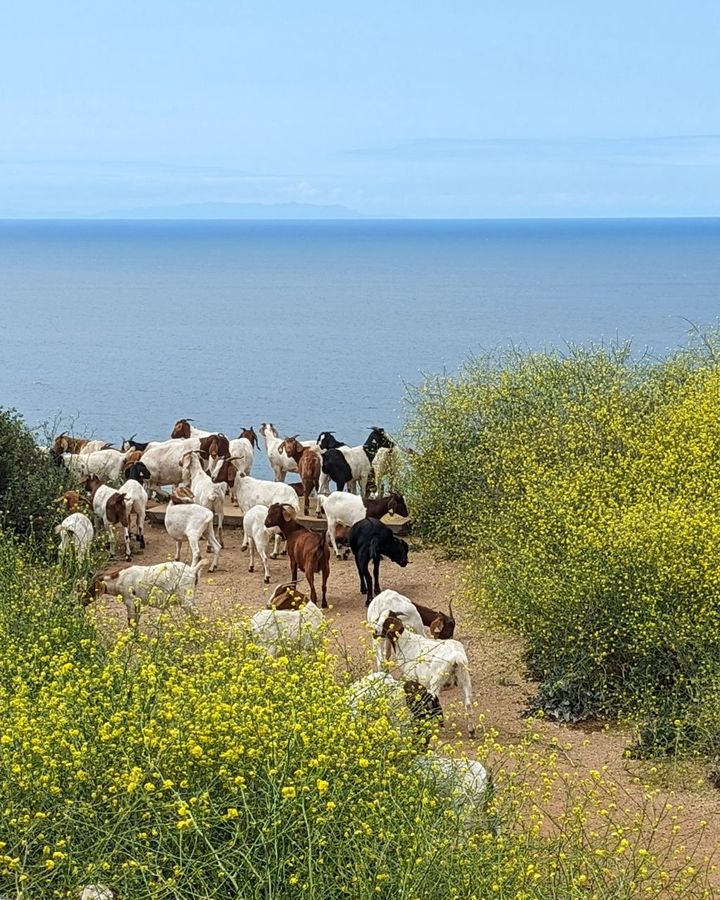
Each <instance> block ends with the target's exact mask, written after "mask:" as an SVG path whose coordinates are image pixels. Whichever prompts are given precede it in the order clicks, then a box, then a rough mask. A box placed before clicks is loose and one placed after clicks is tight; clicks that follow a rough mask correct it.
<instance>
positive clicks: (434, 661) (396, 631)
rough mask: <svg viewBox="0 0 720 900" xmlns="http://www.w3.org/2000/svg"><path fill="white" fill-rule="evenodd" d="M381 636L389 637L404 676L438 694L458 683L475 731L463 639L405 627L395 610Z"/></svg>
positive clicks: (389, 647) (470, 726)
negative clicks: (441, 637) (432, 636)
mask: <svg viewBox="0 0 720 900" xmlns="http://www.w3.org/2000/svg"><path fill="white" fill-rule="evenodd" d="M378 637H379V638H381V639H383V640H385V642H386V651H387V657H388V658H390V657H391V656H392V654H393V653H394V655H395V660H396V662H397V665H398V667H399V669H400V671H401V672H402V674H403V677H404V678H406V679H408V680H410V681H418V682H420V684H422V685H423V686H424V687H426V688H427V689H428V691H430V693H431V694H432V695H433V696H435V697H438V696H439V694H440V689H441V688H443V687H444V686H446V685H448V684H453V683H454V682H457V684H458V686H459V687H460V690H461V691H462V694H463V703H464V705H465V714H466V717H467V727H468V734H469V735H470V737H472V736H473V735H474V734H475V727H474V725H473V724H472V720H471V716H472V685H471V683H470V670H469V665H468V658H467V653H466V652H465V648H464V647H463V645H462V644H461V643H460V641H453V640H448V641H434V640H431V639H430V638H426V637H424V636H423V635H421V634H415V632H413V631H410V629H409V628H405V626H404V625H403V623H402V621H401V620H400V619H399V618H398V616H396V615H394V614H393V612H392V611H391V612H390V613H389V615H388V616H386V618H385V621H384V622H383V624H382V628H381V629H380V633H379V635H378Z"/></svg>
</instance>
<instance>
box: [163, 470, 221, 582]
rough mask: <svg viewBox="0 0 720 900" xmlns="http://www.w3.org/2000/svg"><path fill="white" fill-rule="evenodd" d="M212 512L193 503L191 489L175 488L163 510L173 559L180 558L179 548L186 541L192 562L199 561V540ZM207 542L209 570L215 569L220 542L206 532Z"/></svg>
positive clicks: (194, 563) (210, 521)
mask: <svg viewBox="0 0 720 900" xmlns="http://www.w3.org/2000/svg"><path fill="white" fill-rule="evenodd" d="M212 520H213V514H212V513H211V512H210V510H209V509H208V508H207V507H205V506H200V505H199V504H197V503H193V494H192V491H191V490H189V489H188V488H175V489H174V490H173V492H172V499H171V500H170V502H169V503H168V505H167V508H166V510H165V530H166V531H167V533H168V534H169V535H170V537H171V538H172V539H173V540H174V541H175V559H176V560H179V559H180V548H181V546H182V542H183V541H187V542H188V544H189V545H190V550H191V551H192V563H191V565H193V566H196V565H197V564H198V563H199V562H200V540H201V539H202V537H203V535H204V534H205V533H206V532H207V531H208V529H209V527H210V526H211V525H212ZM208 542H209V544H210V547H211V549H212V554H213V557H212V561H211V563H210V571H211V572H214V571H215V569H217V564H218V557H219V556H220V550H221V547H220V544H219V543H218V541H217V538H216V537H215V535H214V533H212V532H210V533H209V534H208Z"/></svg>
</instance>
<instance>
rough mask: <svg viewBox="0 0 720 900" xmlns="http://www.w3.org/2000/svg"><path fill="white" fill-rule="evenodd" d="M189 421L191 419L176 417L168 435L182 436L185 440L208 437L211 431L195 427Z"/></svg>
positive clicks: (173, 436) (172, 436)
mask: <svg viewBox="0 0 720 900" xmlns="http://www.w3.org/2000/svg"><path fill="white" fill-rule="evenodd" d="M191 422H192V419H178V420H177V422H176V423H175V424H174V425H173V428H172V431H171V432H170V437H171V438H184V439H185V440H188V439H189V438H204V437H210V435H211V434H212V431H201V430H200V429H199V428H195V426H194V425H191V424H190V423H191Z"/></svg>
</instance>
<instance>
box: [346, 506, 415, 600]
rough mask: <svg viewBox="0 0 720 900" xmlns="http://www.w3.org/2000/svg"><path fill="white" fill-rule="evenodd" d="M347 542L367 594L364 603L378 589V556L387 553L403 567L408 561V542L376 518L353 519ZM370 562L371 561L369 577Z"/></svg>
mask: <svg viewBox="0 0 720 900" xmlns="http://www.w3.org/2000/svg"><path fill="white" fill-rule="evenodd" d="M348 543H349V544H350V549H351V550H352V552H353V556H354V557H355V565H356V566H357V570H358V575H359V576H360V593H361V594H365V595H366V599H365V605H366V606H368V605H369V604H370V601H371V600H372V598H373V597H374V596H375V594H379V593H380V591H381V588H380V559H381V557H383V556H386V557H387V558H388V559H391V560H392V561H393V562H394V563H397V564H398V565H399V566H400V567H401V568H403V569H404V568H405V566H406V565H407V563H408V545H407V544H406V543H405V541H402V540H400V538H396V537H395V535H394V534H393V533H392V530H391V529H390V528H388V527H387V525H383V523H382V522H379V521H378V520H377V519H361V520H360V521H359V522H356V523H355V524H354V525H353V527H352V528H351V529H350V534H349V535H348ZM370 562H372V564H373V579H372V580H371V579H370ZM373 585H374V590H373Z"/></svg>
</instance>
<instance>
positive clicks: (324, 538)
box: [315, 528, 329, 571]
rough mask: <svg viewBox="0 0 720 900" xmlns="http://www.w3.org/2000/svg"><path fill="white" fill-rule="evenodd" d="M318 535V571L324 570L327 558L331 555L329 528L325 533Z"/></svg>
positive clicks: (321, 532)
mask: <svg viewBox="0 0 720 900" xmlns="http://www.w3.org/2000/svg"><path fill="white" fill-rule="evenodd" d="M317 534H318V537H319V540H318V544H317V547H316V549H315V565H316V566H317V569H316V571H318V570H320V569H322V567H323V564H324V562H325V557H326V555H328V554H329V550H328V532H327V528H325V529H324V530H323V531H320V532H317Z"/></svg>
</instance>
